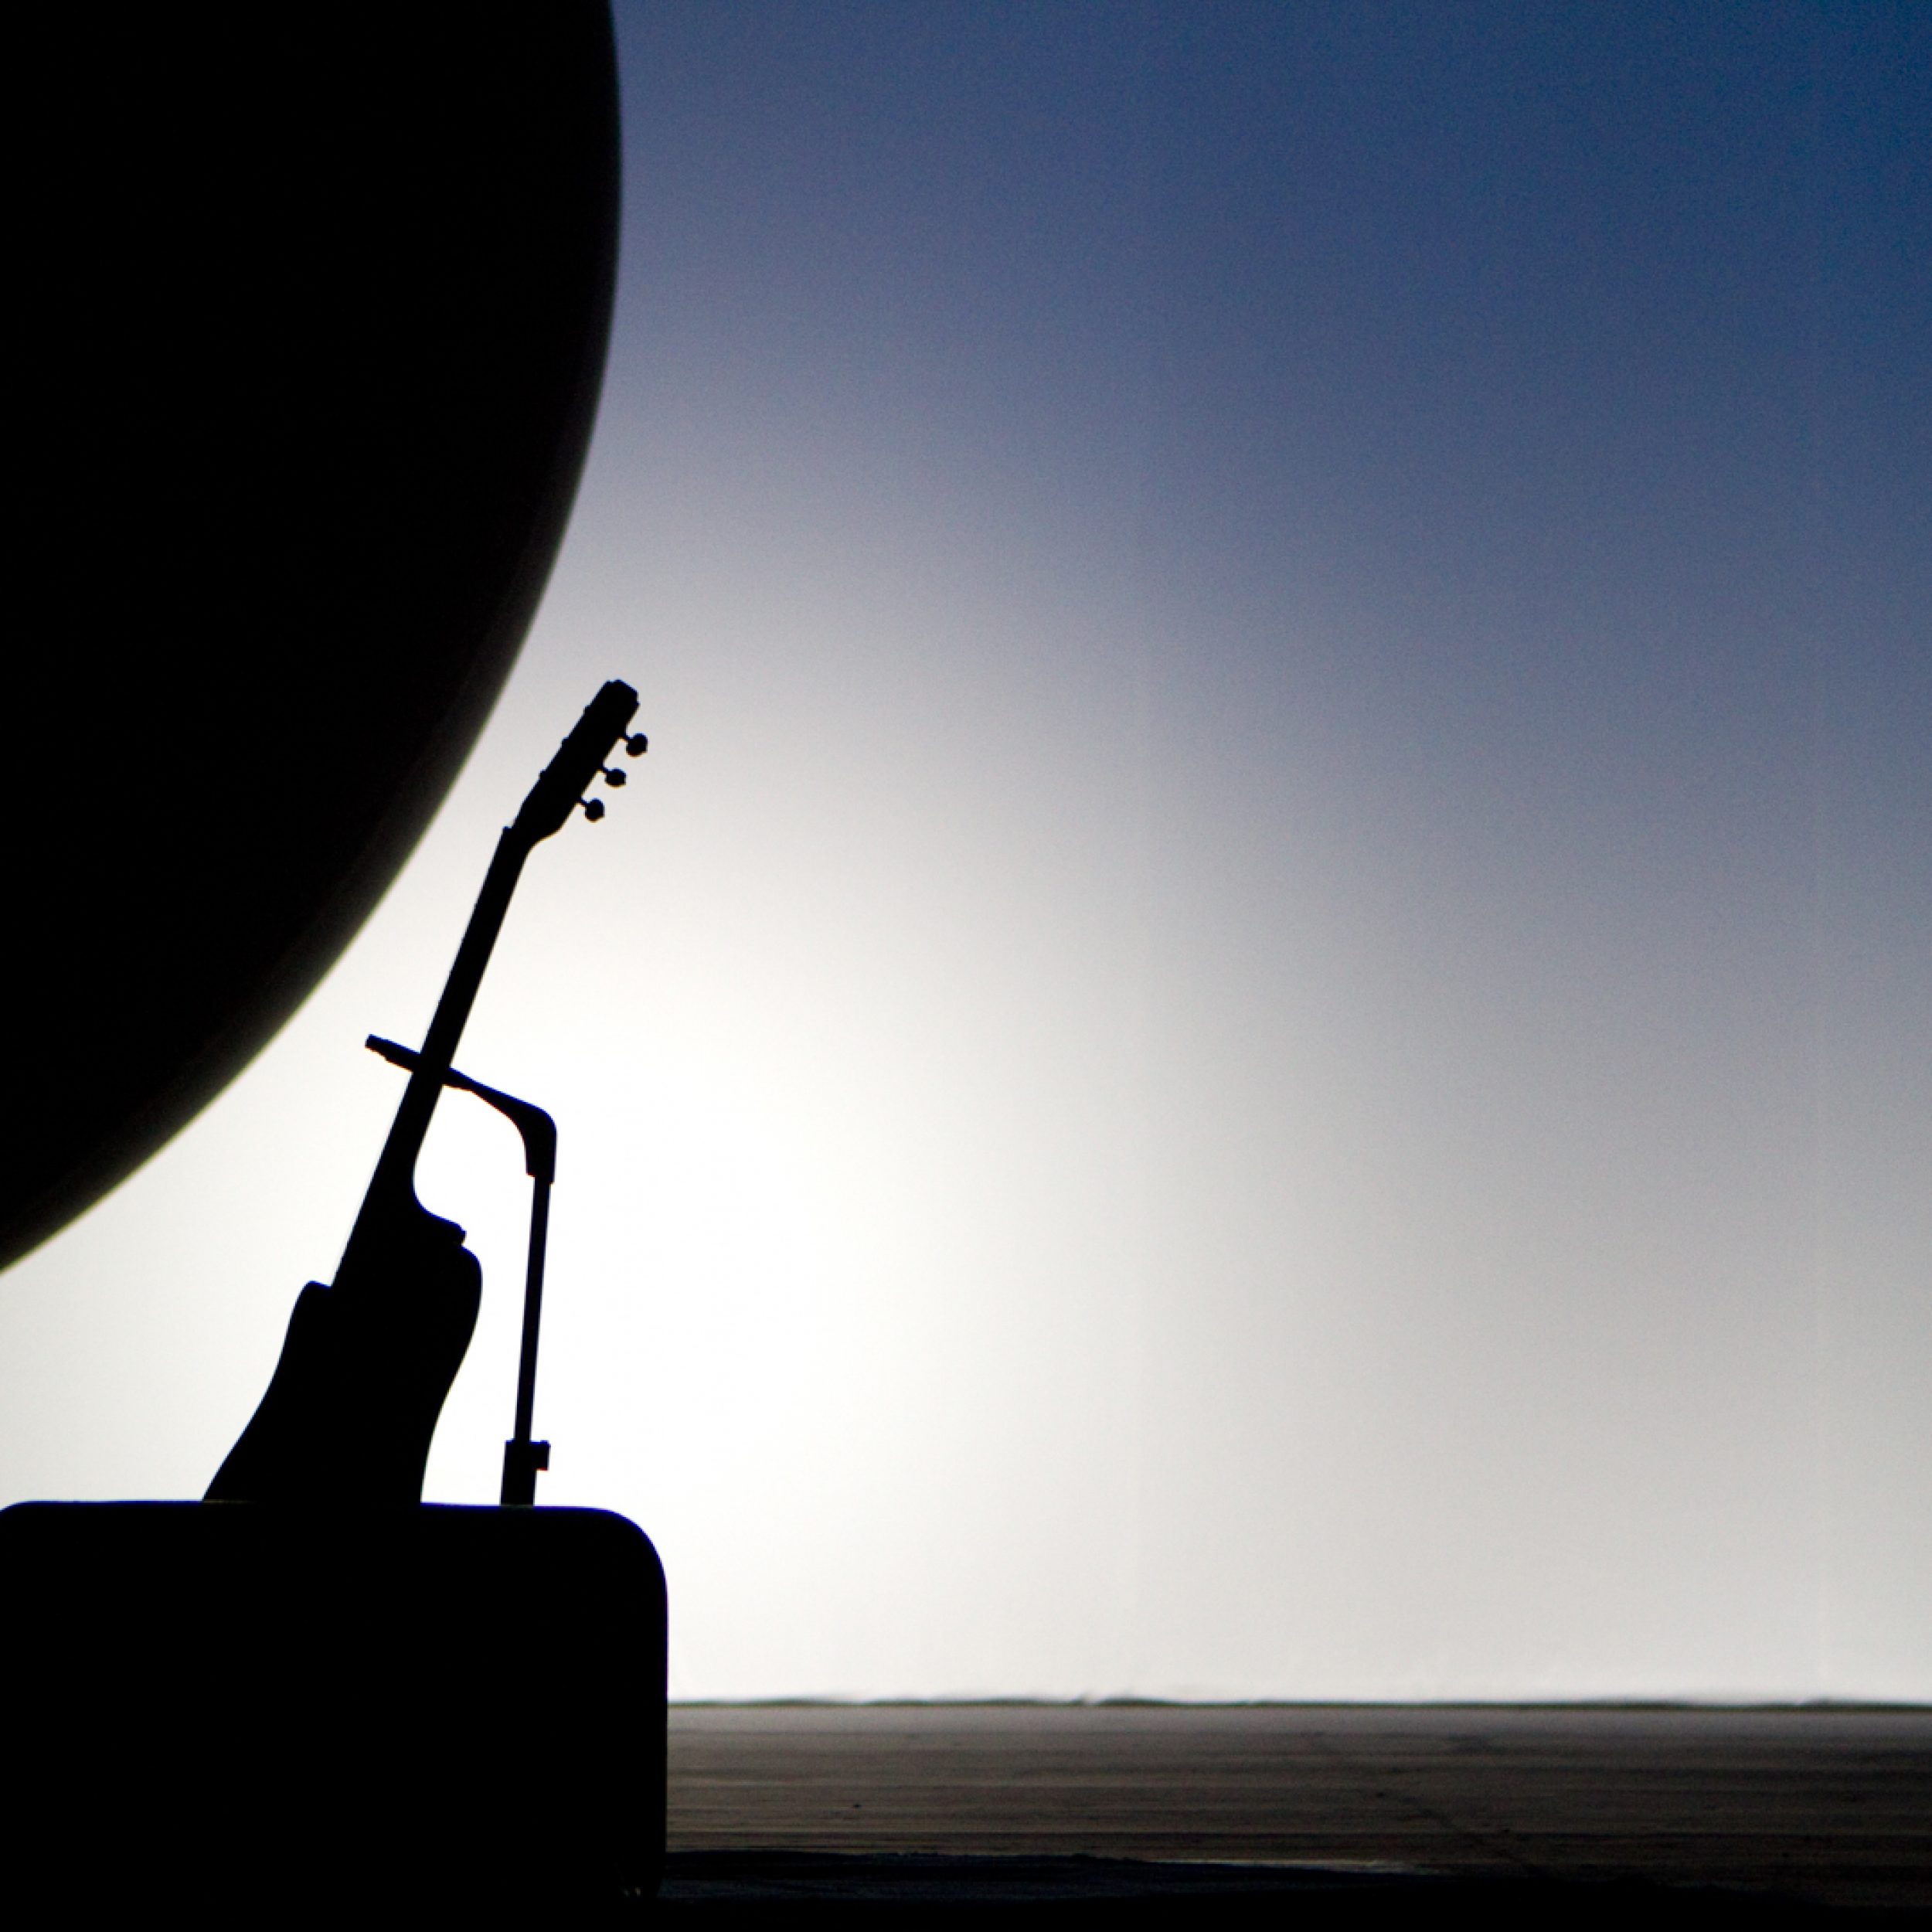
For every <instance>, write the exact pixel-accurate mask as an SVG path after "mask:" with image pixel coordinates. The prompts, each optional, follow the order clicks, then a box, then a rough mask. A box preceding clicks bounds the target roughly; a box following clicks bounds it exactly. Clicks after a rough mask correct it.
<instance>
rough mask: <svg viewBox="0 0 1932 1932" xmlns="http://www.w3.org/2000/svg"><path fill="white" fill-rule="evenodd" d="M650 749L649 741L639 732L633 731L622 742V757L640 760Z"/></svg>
mask: <svg viewBox="0 0 1932 1932" xmlns="http://www.w3.org/2000/svg"><path fill="white" fill-rule="evenodd" d="M650 749H651V740H649V739H648V738H647V737H646V736H645V735H644V733H642V732H641V731H634V732H632V733H631V735H630V736H629V737H628V738H627V739H625V740H624V756H625V757H627V758H641V757H643V756H644V754H645V753H646V752H647V751H648V750H650Z"/></svg>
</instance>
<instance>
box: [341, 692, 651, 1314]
mask: <svg viewBox="0 0 1932 1932" xmlns="http://www.w3.org/2000/svg"><path fill="white" fill-rule="evenodd" d="M637 708H638V694H637V693H636V692H634V691H633V690H632V689H631V687H630V686H629V685H627V684H624V683H621V682H617V680H615V679H613V680H612V681H611V682H610V683H608V684H607V685H605V686H604V689H602V690H601V691H600V692H598V693H597V696H596V697H595V698H594V699H592V700H591V701H590V704H589V705H588V706H587V707H586V708H585V710H584V713H583V716H582V717H581V718H580V719H579V720H578V721H577V726H576V729H575V730H573V731H572V732H571V733H570V736H568V737H566V739H565V740H564V741H563V743H562V744H561V745H560V746H559V747H557V755H556V757H554V758H553V759H552V760H551V761H550V763H549V764H548V765H546V767H544V769H543V772H542V773H541V774H539V777H538V779H537V781H536V784H535V785H534V786H533V787H532V788H531V791H530V794H529V797H528V798H526V799H525V800H524V801H523V807H522V810H521V811H519V812H518V814H517V815H516V820H515V823H514V824H513V825H507V826H505V828H504V831H503V835H502V838H499V839H498V841H497V842H496V855H495V858H493V859H492V860H491V861H490V869H489V871H488V872H487V873H486V874H485V876H484V879H483V889H482V891H481V893H478V895H477V900H476V909H475V910H474V912H472V913H471V914H470V923H469V925H468V928H467V929H466V930H465V931H464V934H463V943H462V944H461V946H459V947H457V953H456V964H454V966H452V967H451V968H450V976H449V979H448V981H447V983H446V984H445V985H444V988H443V997H442V998H441V999H440V1000H439V1001H438V1002H437V1007H436V1016H435V1018H434V1019H432V1020H431V1021H430V1030H429V1034H428V1036H427V1038H426V1039H424V1041H423V1047H422V1051H421V1052H420V1053H419V1054H418V1056H417V1062H416V1066H415V1070H414V1071H413V1072H412V1073H411V1074H410V1080H409V1085H408V1086H407V1087H406V1088H405V1089H404V1090H403V1100H402V1104H401V1105H400V1107H397V1108H396V1119H395V1121H394V1123H393V1124H392V1126H391V1127H390V1128H389V1138H388V1140H387V1141H385V1142H384V1143H383V1152H382V1158H380V1159H379V1160H378V1161H377V1162H376V1172H375V1174H374V1175H373V1176H372V1178H371V1179H370V1181H369V1191H368V1192H367V1193H366V1194H365V1195H364V1196H363V1197H362V1211H361V1212H360V1213H359V1214H358V1215H357V1216H356V1217H355V1228H354V1230H352V1232H351V1233H350V1235H349V1246H348V1247H347V1248H346V1249H345V1250H344V1251H343V1254H342V1268H341V1270H339V1271H338V1277H337V1278H338V1281H340V1280H341V1279H342V1277H343V1276H345V1275H351V1274H353V1273H354V1271H355V1259H356V1257H357V1256H358V1254H359V1252H361V1251H362V1250H365V1249H366V1248H367V1247H370V1246H372V1244H374V1243H376V1241H377V1240H379V1233H380V1230H381V1229H382V1227H383V1224H384V1223H385V1222H386V1220H387V1219H389V1217H390V1216H392V1215H393V1214H394V1213H396V1211H397V1210H398V1209H403V1208H406V1207H410V1206H415V1204H416V1187H415V1178H414V1177H415V1173H416V1157H417V1155H419V1154H420V1153H421V1152H422V1151H423V1138H424V1136H425V1135H426V1134H427V1133H428V1132H429V1127H430V1115H431V1114H434V1112H435V1111H436V1102H437V1096H438V1095H439V1094H440V1093H441V1092H442V1090H443V1078H444V1075H445V1074H446V1073H448V1072H449V1070H450V1063H451V1061H452V1060H454V1059H455V1057H456V1049H457V1043H458V1042H459V1041H460V1040H461V1039H462V1037H463V1027H464V1022H465V1021H467V1020H468V1018H469V1016H470V1009H471V1007H472V1006H473V1005H474V1004H475V1003H476V995H477V989H478V988H479V987H480V986H481V985H482V984H483V971H484V968H485V967H487V966H488V964H489V963H490V954H491V952H492V950H493V949H494V948H495V945H496V936H497V934H498V933H499V932H501V931H502V929H503V916H504V914H505V913H507V912H508V911H509V909H510V898H511V895H512V893H515V890H516V882H517V880H518V879H519V878H520V877H521V876H522V872H523V862H524V861H525V859H527V858H529V855H530V853H531V852H532V849H534V848H535V847H536V845H537V844H538V842H539V841H540V840H543V839H545V838H549V837H550V836H551V835H552V834H553V833H554V832H556V831H558V830H559V829H560V828H561V827H562V825H563V822H564V821H565V820H566V818H569V817H570V814H571V812H572V811H573V809H574V808H575V807H576V806H577V803H578V801H579V798H580V795H581V794H582V793H583V789H584V787H586V786H587V785H588V784H590V781H591V780H592V779H593V778H594V777H595V776H596V775H597V771H598V770H599V769H600V767H602V765H603V764H604V760H605V759H606V758H607V757H609V756H610V754H611V749H612V747H613V746H614V745H615V744H616V743H617V741H618V740H619V739H620V738H621V737H622V736H623V734H624V729H625V727H626V726H628V723H629V722H630V719H631V716H632V714H633V713H634V712H635V711H636V709H637ZM643 748H644V740H643V739H642V738H641V737H639V738H636V739H632V740H628V743H627V749H628V750H630V751H631V752H632V753H636V752H638V751H641V750H642V749H643ZM611 782H612V783H613V784H617V783H621V778H620V777H616V776H613V777H612V779H611ZM603 809H604V808H603V807H602V805H598V806H597V808H596V809H595V810H594V811H591V812H590V813H589V814H588V816H590V817H592V818H596V817H597V816H599V815H601V813H602V811H603Z"/></svg>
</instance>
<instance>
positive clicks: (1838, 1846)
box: [665, 1704, 1932, 1917]
mask: <svg viewBox="0 0 1932 1932" xmlns="http://www.w3.org/2000/svg"><path fill="white" fill-rule="evenodd" d="M669 1845H670V1849H671V1852H672V1860H671V1865H670V1869H669V1875H668V1881H667V1886H666V1889H665V1898H666V1900H667V1901H670V1900H680V1901H683V1902H685V1903H692V1904H702V1903H705V1902H706V1901H709V1902H711V1903H726V1901H727V1900H748V1899H758V1900H777V1899H781V1898H791V1899H796V1900H803V1899H805V1898H808V1897H810V1898H815V1899H816V1900H818V1902H820V1903H833V1902H835V1900H836V1899H837V1898H838V1897H839V1896H852V1897H858V1896H864V1897H866V1898H869V1899H879V1898H887V1897H889V1898H894V1899H897V1900H900V1901H902V1902H903V1901H904V1900H907V1899H917V1898H920V1897H930V1898H931V1899H933V1900H939V1901H942V1902H944V1903H961V1902H971V1900H972V1899H973V1898H975V1896H978V1897H980V1898H982V1899H983V1900H984V1902H986V1903H995V1902H996V1901H997V1900H999V1899H1002V1898H1007V1899H1016V1900H1032V1901H1038V1900H1057V1899H1061V1898H1063V1897H1067V1896H1080V1897H1083V1898H1087V1899H1094V1898H1102V1897H1110V1898H1111V1897H1116V1896H1122V1895H1123V1893H1122V1889H1121V1888H1122V1885H1123V1880H1122V1879H1121V1876H1120V1875H1121V1874H1122V1873H1126V1874H1129V1875H1132V1874H1135V1873H1140V1874H1142V1875H1143V1878H1144V1881H1145V1883H1141V1884H1140V1886H1139V1889H1140V1890H1141V1891H1146V1890H1148V1889H1150V1888H1152V1889H1160V1888H1161V1887H1162V1886H1165V1884H1166V1880H1167V1879H1168V1878H1171V1879H1172V1883H1173V1886H1178V1887H1179V1888H1180V1889H1182V1890H1185V1889H1187V1888H1188V1887H1189V1886H1194V1887H1196V1889H1199V1888H1200V1887H1202V1886H1205V1887H1207V1888H1208V1889H1216V1888H1219V1889H1226V1886H1225V1885H1224V1884H1223V1875H1225V1879H1226V1881H1227V1882H1229V1883H1233V1882H1235V1881H1236V1880H1237V1879H1238V1880H1239V1881H1240V1883H1244V1884H1247V1885H1248V1886H1250V1889H1252V1887H1253V1886H1254V1885H1256V1884H1260V1885H1262V1886H1266V1887H1270V1888H1278V1887H1283V1886H1287V1887H1293V1886H1308V1885H1309V1884H1311V1883H1314V1884H1320V1883H1325V1882H1326V1881H1327V1879H1328V1878H1330V1877H1331V1876H1332V1877H1333V1879H1335V1883H1336V1884H1337V1885H1338V1886H1340V1888H1341V1889H1342V1891H1344V1892H1346V1891H1348V1890H1349V1886H1350V1884H1351V1883H1353V1885H1354V1886H1355V1891H1356V1892H1357V1893H1361V1894H1364V1895H1366V1894H1368V1893H1374V1894H1376V1895H1377V1896H1382V1895H1384V1894H1387V1893H1389V1892H1390V1889H1391V1888H1392V1887H1393V1888H1396V1889H1400V1890H1401V1891H1402V1892H1403V1893H1405V1894H1407V1893H1413V1892H1414V1891H1416V1890H1417V1889H1429V1888H1435V1889H1442V1888H1447V1890H1449V1891H1456V1890H1465V1891H1466V1890H1467V1889H1468V1888H1469V1887H1471V1886H1476V1887H1478V1888H1483V1887H1487V1886H1501V1887H1503V1888H1504V1889H1505V1891H1506V1890H1507V1889H1508V1887H1509V1886H1511V1885H1515V1886H1529V1888H1530V1889H1531V1890H1532V1891H1535V1892H1537V1893H1542V1892H1543V1890H1544V1889H1545V1888H1547V1887H1549V1886H1562V1887H1565V1888H1570V1887H1577V1888H1580V1889H1581V1890H1582V1891H1587V1892H1589V1893H1590V1894H1591V1895H1592V1896H1599V1897H1600V1896H1609V1895H1611V1894H1613V1893H1616V1889H1617V1888H1618V1887H1620V1886H1621V1887H1623V1888H1626V1890H1627V1891H1628V1888H1632V1887H1634V1888H1637V1889H1638V1890H1639V1891H1641V1893H1644V1894H1645V1895H1648V1894H1649V1893H1651V1892H1652V1891H1653V1889H1655V1892H1656V1893H1657V1895H1658V1896H1670V1897H1673V1898H1682V1899H1689V1898H1692V1897H1695V1896H1699V1895H1702V1896H1706V1897H1711V1898H1713V1900H1715V1896H1716V1895H1717V1894H1730V1895H1733V1896H1751V1897H1755V1898H1759V1899H1765V1900H1770V1899H1784V1900H1791V1901H1796V1902H1801V1903H1805V1904H1808V1905H1810V1906H1825V1907H1832V1906H1836V1907H1840V1908H1850V1909H1852V1910H1860V1911H1862V1910H1871V1911H1875V1912H1877V1913H1881V1914H1885V1915H1888V1916H1889V1913H1891V1912H1893V1911H1905V1910H1910V1909H1912V1908H1914V1907H1917V1908H1920V1909H1923V1908H1927V1907H1932V1709H1898V1708H1896V1707H1890V1708H1884V1709H1863V1708H1856V1709H1854V1708H1843V1707H1828V1708H1808V1709H1682V1708H1667V1709H1651V1708H1630V1707H1596V1706H1585V1707H1577V1706H1569V1707H1551V1706H1532V1707H1512V1706H1454V1707H1451V1706H1307V1705H1272V1706H1266V1705H1264V1706H1254V1705H1250V1706H1185V1705H1158V1704H1104V1705H1089V1706H1063V1705H1028V1704H978V1705H859V1706H826V1705H769V1706H704V1705H686V1706H677V1707H675V1708H674V1709H672V1713H671V1736H670V1790H669ZM1148 1861H1157V1862H1162V1869H1161V1870H1160V1871H1156V1870H1155V1869H1153V1867H1152V1866H1150V1865H1148V1863H1147V1862H1148ZM1237 1866H1238V1867H1242V1868H1245V1871H1244V1872H1242V1873H1237V1872H1236V1871H1235V1870H1233V1868H1234V1867H1237ZM1184 1868H1185V1869H1184ZM1163 1873H1165V1875H1166V1877H1165V1878H1164V1877H1163ZM1190 1873H1191V1874H1192V1876H1189V1874H1190ZM975 1875H977V1876H975ZM1124 1883H1126V1885H1127V1888H1128V1891H1129V1892H1134V1889H1135V1884H1136V1881H1134V1879H1132V1878H1131V1876H1130V1877H1129V1879H1128V1880H1126V1881H1125V1882H1124ZM922 1888H923V1889H922ZM1069 1888H1071V1889H1069ZM1170 1889H1171V1888H1170ZM1330 1889H1331V1890H1333V1889H1335V1888H1334V1887H1333V1886H1331V1888H1330ZM1619 1896H1621V1894H1620V1895H1619ZM1546 1902H1547V1901H1546ZM1625 1903H1628V1904H1631V1905H1633V1906H1634V1905H1635V1904H1636V1903H1637V1899H1636V1896H1634V1894H1633V1895H1631V1896H1626V1897H1625ZM1634 1916H1638V1917H1641V1913H1636V1914H1634Z"/></svg>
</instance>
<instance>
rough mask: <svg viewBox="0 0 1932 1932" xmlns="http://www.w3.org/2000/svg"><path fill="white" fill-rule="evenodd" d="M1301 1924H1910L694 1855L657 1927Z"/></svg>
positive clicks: (1300, 1877) (1448, 1884)
mask: <svg viewBox="0 0 1932 1932" xmlns="http://www.w3.org/2000/svg"><path fill="white" fill-rule="evenodd" d="M982 1913H983V1914H985V1915H986V1916H987V1917H988V1918H989V1919H995V1920H998V1923H1001V1924H1010V1923H1012V1922H1013V1921H1014V1920H1015V1918H1018V1919H1019V1920H1026V1921H1029V1922H1030V1921H1036V1920H1043V1919H1050V1920H1053V1921H1054V1922H1055V1923H1068V1922H1074V1921H1077V1922H1079V1923H1093V1924H1103V1923H1104V1924H1106V1925H1108V1926H1129V1925H1156V1924H1158V1925H1167V1924H1175V1925H1179V1924H1180V1923H1183V1922H1184V1921H1185V1923H1189V1924H1193V1923H1199V1922H1200V1921H1202V1920H1203V1919H1206V1920H1209V1921H1210V1922H1211V1923H1214V1924H1217V1925H1241V1926H1247V1925H1256V1926H1259V1925H1262V1924H1267V1925H1270V1926H1283V1927H1297V1928H1299V1927H1317V1928H1318V1927H1329V1926H1334V1927H1377V1926H1385V1925H1386V1926H1409V1925H1415V1926H1423V1925H1430V1926H1434V1925H1437V1924H1440V1925H1444V1926H1448V1925H1452V1924H1467V1925H1469V1926H1471V1927H1518V1926H1522V1927H1530V1926H1538V1927H1551V1928H1563V1932H1568V1928H1571V1927H1613V1926H1633V1927H1639V1928H1641V1932H1668V1928H1675V1927H1704V1926H1711V1927H1732V1926H1735V1927H1740V1928H1742V1927H1759V1926H1764V1927H1778V1926H1786V1925H1789V1926H1794V1927H1795V1926H1811V1925H1825V1924H1838V1923H1845V1924H1857V1925H1873V1924H1881V1925H1883V1924H1889V1923H1895V1922H1896V1923H1901V1924H1902V1923H1903V1918H1902V1917H1900V1915H1897V1914H1894V1913H1886V1912H1878V1913H1873V1912H1869V1911H1854V1910H1845V1909H1843V1908H1832V1907H1827V1906H1814V1905H1808V1904H1804V1903H1801V1902H1794V1901H1790V1900H1781V1899H1777V1898H1774V1897H1770V1896H1762V1895H1757V1894H1752V1893H1738V1892H1726V1891H1719V1890H1716V1889H1708V1888H1704V1887H1691V1886H1662V1885H1657V1884H1652V1883H1642V1882H1637V1881H1629V1880H1622V1881H1617V1882H1614V1883H1602V1884H1597V1883H1583V1882H1578V1881H1560V1880H1553V1879H1539V1878H1534V1877H1523V1878H1520V1879H1498V1878H1492V1877H1483V1878H1467V1877H1458V1876H1451V1875H1447V1874H1436V1873H1429V1872H1410V1871H1402V1870H1391V1871H1362V1870H1334V1869H1322V1868H1317V1867H1310V1866H1281V1865H1230V1864H1199V1865H1196V1864H1182V1863H1178V1862H1165V1861H1158V1860H1154V1859H1107V1858H1090V1857H1084V1856H1070V1857H1057V1858H1043V1857H1029V1856H1024V1855H1020V1856H1014V1855H977V1856H969V1857H957V1856H944V1855H937V1854H931V1855H927V1854H920V1853H903V1854H896V1855H893V1854H859V1853H850V1852H791V1851H743V1852H673V1853H672V1855H671V1856H670V1857H669V1859H668V1860H667V1861H666V1863H665V1879H664V1884H663V1886H662V1889H661V1890H660V1892H659V1893H658V1899H657V1901H656V1905H655V1915H656V1916H665V1917H673V1918H675V1917H689V1916H698V1917H703V1918H705V1919H706V1920H708V1921H711V1922H713V1923H715V1922H716V1921H717V1920H720V1919H724V1920H732V1921H736V1920H743V1921H745V1922H747V1923H753V1922H755V1923H765V1922H767V1921H770V1920H784V1921H786V1922H787V1923H797V1922H798V1920H800V1919H801V1918H818V1917H823V1918H824V1919H825V1920H826V1921H827V1922H830V1921H831V1920H833V1919H835V1918H836V1919H841V1920H842V1919H845V1918H848V1917H859V1918H862V1919H864V1920H867V1921H869V1922H871V1923H879V1922H881V1921H882V1920H894V1921H900V1922H903V1923H918V1922H920V1921H923V1920H925V1919H927V1918H928V1917H939V1918H941V1919H943V1920H945V1921H947V1923H959V1922H960V1921H961V1920H962V1919H971V1918H974V1917H976V1916H977V1915H979V1914H982Z"/></svg>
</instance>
